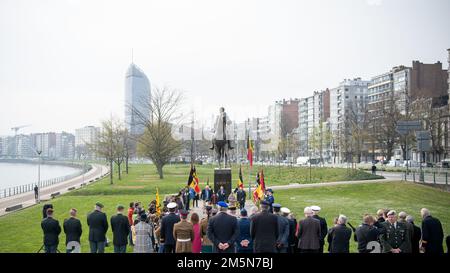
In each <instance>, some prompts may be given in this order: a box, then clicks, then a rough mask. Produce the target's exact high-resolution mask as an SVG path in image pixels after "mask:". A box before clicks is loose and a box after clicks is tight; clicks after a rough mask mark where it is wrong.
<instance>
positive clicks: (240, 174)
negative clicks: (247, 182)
mask: <svg viewBox="0 0 450 273" xmlns="http://www.w3.org/2000/svg"><path fill="white" fill-rule="evenodd" d="M237 187H238V188H241V189H243V188H244V179H242V166H240V167H239V180H238V184H237Z"/></svg>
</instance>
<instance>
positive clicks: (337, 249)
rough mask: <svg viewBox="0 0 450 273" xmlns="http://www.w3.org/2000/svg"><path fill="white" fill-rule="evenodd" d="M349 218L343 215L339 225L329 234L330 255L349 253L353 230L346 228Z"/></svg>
mask: <svg viewBox="0 0 450 273" xmlns="http://www.w3.org/2000/svg"><path fill="white" fill-rule="evenodd" d="M346 224H347V216H345V215H343V214H341V215H339V217H338V220H337V224H336V225H335V226H334V227H332V228H331V229H330V231H329V232H328V244H329V246H330V247H329V251H330V253H349V252H350V247H349V246H350V238H351V237H352V230H351V229H350V228H349V227H347V226H346Z"/></svg>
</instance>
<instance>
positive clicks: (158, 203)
mask: <svg viewBox="0 0 450 273" xmlns="http://www.w3.org/2000/svg"><path fill="white" fill-rule="evenodd" d="M156 215H158V216H160V215H161V203H160V201H159V190H158V188H156Z"/></svg>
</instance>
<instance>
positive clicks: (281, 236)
mask: <svg viewBox="0 0 450 273" xmlns="http://www.w3.org/2000/svg"><path fill="white" fill-rule="evenodd" d="M272 208H273V213H274V214H275V215H277V216H278V238H277V244H276V245H277V252H278V253H287V252H288V247H289V220H288V219H287V218H286V217H285V216H283V214H282V213H281V205H280V204H278V203H276V204H273V205H272Z"/></svg>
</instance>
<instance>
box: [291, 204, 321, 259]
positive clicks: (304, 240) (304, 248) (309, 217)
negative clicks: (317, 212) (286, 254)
mask: <svg viewBox="0 0 450 273" xmlns="http://www.w3.org/2000/svg"><path fill="white" fill-rule="evenodd" d="M304 213H305V217H306V218H305V219H303V220H301V221H300V223H299V225H298V231H297V234H298V235H297V236H298V248H299V249H300V252H302V253H319V249H320V238H321V234H322V233H321V230H320V221H319V220H317V219H315V218H313V211H312V209H311V208H310V207H306V208H305V209H304Z"/></svg>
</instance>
